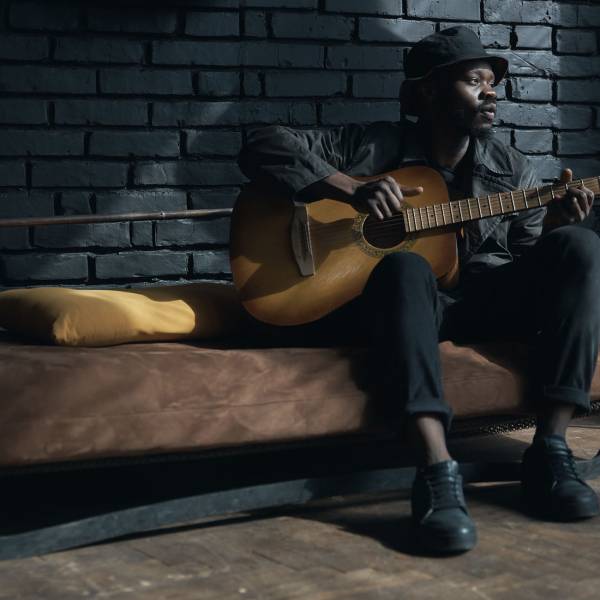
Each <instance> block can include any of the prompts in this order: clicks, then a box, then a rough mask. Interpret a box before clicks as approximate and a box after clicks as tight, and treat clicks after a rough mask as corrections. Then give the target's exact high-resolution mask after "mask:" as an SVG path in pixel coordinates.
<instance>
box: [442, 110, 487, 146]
mask: <svg viewBox="0 0 600 600" xmlns="http://www.w3.org/2000/svg"><path fill="white" fill-rule="evenodd" d="M480 115H481V110H476V111H468V110H466V109H464V108H456V109H450V110H448V111H447V112H445V119H444V120H445V121H446V123H447V124H448V125H449V127H450V128H452V129H455V130H456V131H457V133H460V134H461V135H468V136H469V137H472V138H480V139H486V138H489V137H490V136H491V135H492V122H491V121H487V122H486V121H482V120H481V117H480Z"/></svg>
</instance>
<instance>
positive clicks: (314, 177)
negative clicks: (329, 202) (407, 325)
mask: <svg viewBox="0 0 600 600" xmlns="http://www.w3.org/2000/svg"><path fill="white" fill-rule="evenodd" d="M424 139H425V136H424V134H423V131H422V130H421V128H420V127H419V126H418V125H417V124H414V123H412V122H410V121H407V120H403V121H400V122H377V123H372V124H369V125H360V124H354V125H343V126H340V127H334V128H330V129H326V130H296V129H291V128H288V127H282V126H269V127H263V128H260V129H255V130H253V131H251V132H250V134H249V136H248V141H247V143H246V145H245V146H244V148H243V149H242V152H241V153H240V156H239V161H238V162H239V166H240V168H241V169H242V172H243V173H244V174H245V175H246V176H247V177H248V178H249V179H250V180H251V181H255V182H257V183H263V184H270V185H275V186H277V188H279V189H280V190H281V192H282V193H287V194H288V195H289V197H291V198H292V199H294V200H301V198H302V190H303V189H304V188H306V187H307V186H308V185H310V184H312V183H314V182H316V181H319V180H320V179H323V178H325V177H328V176H329V175H332V174H333V173H336V172H337V171H342V172H343V173H346V174H347V175H350V176H368V175H376V174H379V173H383V172H385V171H390V170H393V169H397V168H399V167H403V166H408V165H411V164H429V161H428V160H427V157H426V152H425V147H424V144H423V141H424ZM469 156H470V160H471V163H470V165H469V166H470V171H471V172H472V177H468V178H467V181H466V185H463V188H462V191H463V192H464V194H465V196H464V197H467V196H484V195H486V194H491V193H495V192H506V191H510V190H514V189H519V188H532V187H535V186H537V185H541V183H540V182H539V181H538V178H537V176H536V174H535V172H534V170H533V169H532V167H531V165H530V163H529V162H528V161H527V159H526V157H525V156H523V155H522V154H520V153H519V152H517V151H516V150H514V149H513V148H510V147H508V146H506V145H505V144H503V143H502V142H501V141H500V140H499V139H497V138H495V137H493V136H490V137H489V138H486V139H479V138H474V139H473V140H472V141H471V147H470V152H469ZM465 188H468V189H465ZM545 211H546V209H545V207H544V208H533V209H529V210H526V211H523V212H519V213H512V214H508V215H501V216H495V217H489V218H486V219H481V220H478V221H472V222H470V223H467V224H466V225H465V227H464V233H465V236H464V239H460V240H459V242H460V243H459V257H460V264H461V278H463V279H464V278H465V277H467V276H472V275H474V274H476V273H479V272H481V271H483V270H487V269H488V268H490V267H494V266H498V265H500V264H503V263H506V262H508V261H511V260H513V259H514V258H516V257H518V256H520V255H521V253H522V252H523V251H524V250H525V248H527V247H528V246H530V245H532V244H533V243H534V242H535V241H536V239H537V238H538V237H539V236H540V234H541V232H542V221H543V219H544V216H545Z"/></svg>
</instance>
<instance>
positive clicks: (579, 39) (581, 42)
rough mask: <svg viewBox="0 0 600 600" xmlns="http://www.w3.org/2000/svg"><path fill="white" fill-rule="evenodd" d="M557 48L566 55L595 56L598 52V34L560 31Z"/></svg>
mask: <svg viewBox="0 0 600 600" xmlns="http://www.w3.org/2000/svg"><path fill="white" fill-rule="evenodd" d="M556 48H557V50H558V52H563V53H565V54H593V53H594V52H596V51H597V50H598V43H597V39H596V32H595V31H581V30H576V31H573V30H569V29H559V30H557V32H556Z"/></svg>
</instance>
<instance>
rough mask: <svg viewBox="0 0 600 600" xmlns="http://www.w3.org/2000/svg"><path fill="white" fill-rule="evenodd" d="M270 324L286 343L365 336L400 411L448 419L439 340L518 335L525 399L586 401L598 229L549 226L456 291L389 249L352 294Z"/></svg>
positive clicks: (596, 304) (389, 400)
mask: <svg viewBox="0 0 600 600" xmlns="http://www.w3.org/2000/svg"><path fill="white" fill-rule="evenodd" d="M268 329H269V333H270V335H271V337H272V336H275V340H277V338H278V337H279V339H280V340H285V343H286V344H313V343H316V344H335V345H339V344H345V343H348V344H353V343H367V344H368V345H369V347H370V349H371V352H370V369H369V371H370V374H371V377H372V379H373V381H375V382H376V384H377V385H376V389H377V396H378V397H379V398H380V400H382V401H383V402H384V405H385V407H386V409H387V410H388V411H389V414H390V416H391V417H397V418H398V419H399V420H400V421H402V420H404V419H405V418H406V416H410V415H417V414H422V413H433V414H437V415H438V416H439V418H440V419H441V420H442V422H443V424H444V426H445V428H446V430H449V429H450V425H451V420H452V410H451V408H450V407H449V405H448V404H447V403H446V402H445V400H444V394H443V389H442V382H441V367H440V355H439V348H438V344H439V342H441V341H444V340H452V341H455V342H457V343H474V342H479V341H488V340H501V339H514V340H526V341H527V342H529V344H530V346H531V353H530V355H531V362H530V368H531V372H530V373H529V379H530V384H531V386H530V388H531V393H532V394H533V398H532V400H533V401H534V402H536V403H548V402H554V403H564V404H570V405H574V406H575V407H578V408H580V409H583V410H584V411H585V410H588V409H589V388H590V385H591V381H592V377H593V374H594V369H595V366H596V359H597V354H598V343H599V337H600V238H598V236H597V234H596V233H594V232H593V231H591V230H589V229H585V228H582V227H576V226H563V227H560V228H558V229H555V230H554V231H551V232H550V233H548V234H546V235H544V236H542V237H541V238H540V239H539V240H538V241H537V243H536V244H535V245H534V246H533V247H531V248H530V249H528V252H527V253H526V254H524V255H523V256H522V257H521V258H519V259H518V260H516V261H514V262H512V263H507V264H504V265H501V266H499V267H495V268H492V269H489V270H487V271H486V272H484V273H483V274H481V275H478V276H476V277H474V278H473V279H472V283H471V285H468V286H461V295H460V298H459V299H453V298H450V297H449V296H448V295H446V294H444V293H443V292H440V291H439V290H438V289H437V283H436V280H435V277H434V275H433V273H432V271H431V268H430V266H429V264H428V263H427V262H426V261H425V259H423V258H422V257H420V256H419V255H417V254H414V253H411V252H398V253H394V254H390V255H387V256H386V257H384V258H383V259H382V260H381V261H380V262H379V264H378V265H377V266H376V267H375V269H374V270H373V272H372V273H371V276H370V278H369V280H368V282H367V284H366V286H365V289H364V291H363V293H362V295H361V296H360V297H359V298H357V299H356V300H354V301H352V302H350V303H349V304H347V305H345V306H343V307H342V308H340V309H338V310H337V311H335V312H333V313H331V314H330V315H328V316H326V317H325V318H323V319H321V320H319V321H317V322H315V323H311V324H308V325H302V326H299V327H291V328H287V327H286V328H276V327H271V328H268ZM484 401H485V399H484V398H482V402H484Z"/></svg>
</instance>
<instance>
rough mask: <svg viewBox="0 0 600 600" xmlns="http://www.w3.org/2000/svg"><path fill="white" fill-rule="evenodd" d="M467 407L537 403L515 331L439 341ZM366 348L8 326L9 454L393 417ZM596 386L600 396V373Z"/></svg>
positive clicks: (178, 445)
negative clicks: (490, 339)
mask: <svg viewBox="0 0 600 600" xmlns="http://www.w3.org/2000/svg"><path fill="white" fill-rule="evenodd" d="M440 350H441V357H442V371H443V384H444V390H445V394H446V399H447V401H448V403H449V404H450V405H451V406H452V408H453V410H454V413H455V417H456V418H457V419H461V418H466V417H480V416H487V415H502V414H515V413H521V412H527V411H531V407H530V406H528V404H527V398H526V396H527V394H526V387H525V386H526V382H525V380H524V378H523V376H522V371H523V369H524V366H525V365H526V362H527V355H526V352H525V351H524V349H523V348H522V347H520V346H519V345H517V344H512V343H502V344H500V343H494V344H481V345H476V346H463V347H461V346H457V345H455V344H454V343H452V342H444V343H442V344H440ZM366 358H367V352H366V350H365V349H364V348H332V347H312V348H311V347H279V348H241V347H224V346H222V345H221V346H219V345H213V346H209V345H203V344H200V343H190V342H186V343H180V342H168V343H136V344H124V345H121V346H112V347H106V348H70V347H59V346H50V345H42V344H37V343H30V342H24V341H22V340H20V339H16V338H14V337H11V336H9V335H8V334H7V333H6V332H0V382H2V384H1V389H0V465H2V466H9V465H10V466H16V465H28V464H37V463H47V462H57V461H65V460H87V459H96V458H102V457H129V456H136V455H142V454H161V453H170V452H185V451H197V450H204V449H214V448H223V447H233V446H239V445H244V444H261V443H266V442H289V441H297V440H303V439H308V438H317V437H321V436H332V435H340V434H351V433H358V432H370V431H381V430H382V429H383V430H385V429H386V428H389V427H390V424H389V420H388V419H386V418H385V413H384V411H382V410H381V406H380V404H379V403H378V402H377V401H375V400H374V399H373V394H372V393H370V392H369V391H368V386H365V384H364V375H365V369H366V365H367V361H366ZM592 398H593V399H594V400H597V399H599V398H600V377H599V375H598V373H596V377H595V379H594V385H593V388H592Z"/></svg>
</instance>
